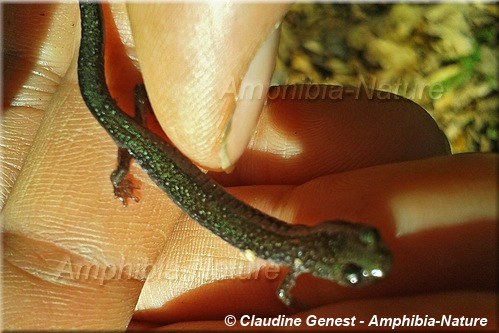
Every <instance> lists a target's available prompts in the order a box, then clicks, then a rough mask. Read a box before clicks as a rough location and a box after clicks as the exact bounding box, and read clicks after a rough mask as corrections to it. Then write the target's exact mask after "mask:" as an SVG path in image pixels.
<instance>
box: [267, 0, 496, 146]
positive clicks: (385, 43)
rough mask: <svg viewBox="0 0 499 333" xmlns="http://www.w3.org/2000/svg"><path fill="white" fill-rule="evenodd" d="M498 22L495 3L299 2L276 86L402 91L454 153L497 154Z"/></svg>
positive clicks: (285, 36)
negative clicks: (441, 133) (433, 92)
mask: <svg viewBox="0 0 499 333" xmlns="http://www.w3.org/2000/svg"><path fill="white" fill-rule="evenodd" d="M498 18H499V12H498V6H497V4H495V3H488V4H487V3H440V4H436V3H431V4H402V3H391V4H374V3H350V4H348V3H317V4H311V3H309V4H295V5H293V7H292V9H291V11H290V12H289V13H288V14H287V15H286V17H285V19H284V22H283V24H282V33H281V42H280V46H279V54H278V61H277V65H276V71H275V73H274V77H273V81H272V83H273V84H292V83H303V82H313V83H328V84H339V85H353V86H361V85H362V84H364V86H368V87H372V88H377V89H381V90H385V91H390V92H393V93H397V94H399V95H402V96H404V97H407V98H409V99H411V100H413V101H415V102H417V103H418V104H420V105H421V106H422V107H424V108H425V109H426V110H427V111H428V112H429V113H430V114H431V115H432V116H433V118H434V119H435V120H436V121H437V123H438V124H439V126H440V127H441V129H442V130H443V131H444V132H445V134H446V135H447V137H448V139H449V141H450V143H451V147H452V151H453V153H459V152H471V151H493V152H498V144H497V124H498V116H497V115H498V106H499V94H498V86H497V76H498V75H497V58H498V57H497V56H498V48H497V29H498V22H499V21H498ZM434 87H437V88H438V89H440V91H441V92H442V93H439V94H436V95H435V96H436V97H435V96H431V94H430V93H429V91H430V90H431V89H433V88H434ZM437 91H438V90H437Z"/></svg>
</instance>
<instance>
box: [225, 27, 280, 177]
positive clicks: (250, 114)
mask: <svg viewBox="0 0 499 333" xmlns="http://www.w3.org/2000/svg"><path fill="white" fill-rule="evenodd" d="M279 30H280V25H279V24H277V25H276V26H275V27H274V29H273V30H272V32H271V33H270V34H269V36H268V37H267V38H266V39H265V41H264V42H263V43H262V45H261V47H260V48H259V49H258V51H257V53H256V54H255V57H254V58H253V61H252V62H251V63H250V65H249V67H248V71H247V72H246V74H245V76H244V78H243V79H242V81H241V85H240V88H239V91H238V94H237V97H236V104H235V107H234V109H233V111H232V113H231V116H230V117H229V119H228V121H227V126H226V127H225V130H224V134H223V141H222V145H221V149H220V152H219V157H220V162H221V163H220V165H221V167H222V169H223V170H225V171H226V172H230V171H231V170H232V169H233V168H234V166H233V165H234V163H235V161H237V160H238V159H239V157H240V156H241V155H242V154H243V152H244V150H245V149H246V146H247V145H248V142H249V140H250V139H251V136H252V135H253V132H254V130H255V127H256V123H257V122H258V118H259V116H260V113H261V112H262V109H263V106H264V104H265V101H266V100H267V91H268V89H269V85H270V79H271V78H272V73H273V72H274V67H275V57H276V53H277V46H278V44H279Z"/></svg>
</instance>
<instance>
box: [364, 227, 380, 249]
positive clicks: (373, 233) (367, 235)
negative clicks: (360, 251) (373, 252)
mask: <svg viewBox="0 0 499 333" xmlns="http://www.w3.org/2000/svg"><path fill="white" fill-rule="evenodd" d="M359 239H360V241H361V242H362V243H363V244H364V245H366V246H369V247H372V246H374V245H376V244H378V243H379V241H380V239H381V237H380V236H379V232H378V230H376V229H374V228H367V229H365V230H364V231H362V232H361V233H360V235H359Z"/></svg>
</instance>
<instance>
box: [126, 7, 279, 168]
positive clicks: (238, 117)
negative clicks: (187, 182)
mask: <svg viewBox="0 0 499 333" xmlns="http://www.w3.org/2000/svg"><path fill="white" fill-rule="evenodd" d="M288 6H289V5H286V4H247V3H223V4H222V3H215V4H211V3H203V4H200V3H192V4H178V3H150V4H130V5H129V7H128V13H129V18H130V24H131V27H132V31H133V35H134V41H135V45H136V50H137V55H138V58H139V61H140V65H141V70H142V74H143V77H144V81H145V83H146V86H147V90H148V94H149V97H150V100H151V104H152V106H153V108H154V110H155V114H156V116H157V118H158V120H159V122H160V124H161V127H162V128H163V130H164V131H165V132H166V133H167V135H168V136H169V137H170V139H171V140H172V141H173V142H174V143H175V144H176V145H177V147H178V148H179V149H180V150H181V151H182V152H183V153H184V154H186V155H188V156H189V157H191V158H192V159H193V160H195V161H196V162H197V163H198V164H200V165H202V166H203V167H205V168H207V169H225V170H227V169H230V168H231V166H232V165H233V164H234V163H235V161H236V160H237V159H238V158H239V156H240V155H241V154H242V152H243V151H244V149H245V148H246V145H247V143H248V141H249V139H250V137H251V135H252V133H253V131H254V128H255V126H256V122H257V120H258V116H259V114H260V111H261V109H262V107H263V103H264V101H265V99H266V91H267V87H268V85H269V82H270V78H271V75H272V72H273V69H274V61H275V52H276V49H277V48H276V47H277V42H278V29H276V27H277V25H276V24H277V23H278V22H279V21H280V19H281V18H282V16H283V15H284V13H285V12H286V10H287V8H288Z"/></svg>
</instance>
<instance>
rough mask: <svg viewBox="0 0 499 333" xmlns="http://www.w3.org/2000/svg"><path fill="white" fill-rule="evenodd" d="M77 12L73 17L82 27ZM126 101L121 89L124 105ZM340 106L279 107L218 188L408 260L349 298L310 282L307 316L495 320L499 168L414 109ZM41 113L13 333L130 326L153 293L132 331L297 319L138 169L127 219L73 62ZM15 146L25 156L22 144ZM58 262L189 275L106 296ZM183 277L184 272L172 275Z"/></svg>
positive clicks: (17, 213) (23, 221) (17, 189)
mask: <svg viewBox="0 0 499 333" xmlns="http://www.w3.org/2000/svg"><path fill="white" fill-rule="evenodd" d="M65 6H67V5H65ZM58 7H62V5H60V6H58ZM77 14H78V13H77V11H74V8H73V9H67V11H64V15H67V16H68V17H67V20H68V21H69V22H71V19H70V18H69V17H73V16H71V15H77ZM58 15H62V14H61V13H59V14H58ZM73 19H74V17H73ZM74 20H75V21H76V19H74ZM108 41H109V40H108ZM109 42H112V41H109ZM54 61H55V60H54ZM141 62H142V60H141ZM113 64H114V65H116V64H117V62H116V61H114V62H113ZM129 72H131V74H130V73H128V75H132V76H135V75H136V73H133V71H131V70H130V71H129ZM125 74H126V73H123V75H125ZM16 78H17V76H16ZM116 81H119V80H116ZM131 81H133V80H124V82H126V83H127V84H129V85H130V84H132V83H133V82H131ZM11 82H25V81H21V80H20V79H19V80H12V81H11V80H10V78H9V83H11ZM12 91H15V89H12ZM119 91H120V89H119V86H117V85H116V87H115V89H114V92H118V95H117V96H118V98H120V99H121V100H123V99H122V97H121V96H122V95H121V94H119ZM128 94H130V93H128ZM15 96H16V97H18V96H19V95H18V94H17V95H15ZM30 96H35V97H36V96H37V95H36V92H33V95H30ZM194 97H195V96H193V98H194ZM14 100H19V99H14ZM337 102H338V103H331V101H325V100H322V101H315V102H311V101H301V102H297V101H296V100H291V101H289V100H281V99H275V100H273V101H272V102H271V103H270V105H269V106H268V107H267V108H266V109H265V110H264V111H263V115H262V117H263V118H262V119H261V121H260V123H259V126H258V128H257V130H256V132H255V133H256V134H255V136H254V139H253V141H252V143H251V145H250V147H249V148H248V150H247V151H246V152H245V155H244V156H243V157H242V159H241V160H240V163H238V167H237V168H236V170H235V172H234V173H233V174H232V175H228V176H226V177H225V176H220V175H219V176H217V178H218V179H219V180H220V181H221V182H223V183H224V184H225V185H227V186H237V185H253V184H256V186H250V187H237V188H234V189H231V191H233V193H234V194H236V195H237V196H239V197H241V198H242V199H244V200H246V201H247V202H249V203H250V204H253V205H255V206H257V207H260V208H261V209H262V210H265V211H267V212H270V213H272V214H273V215H276V216H278V217H280V218H282V219H284V220H286V221H289V222H300V223H309V224H313V223H318V222H320V221H321V220H323V219H326V218H331V217H334V218H336V217H340V218H347V219H350V220H355V221H362V222H365V223H369V224H372V225H375V226H377V227H378V228H380V230H381V232H382V234H383V236H384V237H385V238H387V240H388V242H389V244H390V247H391V248H392V250H393V252H394V256H395V263H394V266H393V270H392V273H391V274H390V276H389V277H388V278H387V279H386V280H385V281H384V282H382V283H380V284H378V285H374V286H372V287H369V288H366V289H345V288H340V287H337V286H336V285H335V284H334V283H329V282H326V281H320V280H315V279H313V278H311V277H308V276H304V277H301V278H300V279H299V281H298V286H297V287H296V289H295V290H294V292H295V295H296V296H297V297H298V298H299V299H300V301H301V303H302V304H303V305H304V306H317V307H318V308H314V309H312V310H309V312H308V313H313V314H316V315H317V316H321V315H322V316H329V317H330V316H332V314H334V316H335V317H339V316H348V315H352V314H353V315H356V316H357V317H360V316H362V315H365V316H368V315H372V314H373V313H374V312H376V313H378V314H380V315H383V314H385V316H392V317H393V316H397V314H399V315H400V316H401V315H403V314H409V313H429V311H432V312H431V313H444V314H454V313H456V314H461V315H467V316H482V317H488V318H490V321H492V320H493V319H494V317H493V310H494V304H495V297H496V294H495V293H494V292H493V288H494V286H495V283H496V281H495V280H494V279H495V276H496V269H497V266H496V260H497V259H496V257H495V252H494V246H495V244H494V237H493V235H494V233H493V231H494V230H495V228H496V222H495V219H496V215H497V213H496V211H495V201H494V199H495V195H496V192H495V186H494V185H495V183H496V175H495V165H496V163H497V158H496V156H495V155H484V154H473V155H460V156H444V155H445V153H446V143H445V141H443V140H442V136H441V133H440V132H439V131H438V130H437V128H436V127H435V125H434V124H433V123H432V121H431V120H430V119H429V117H428V116H427V115H426V114H425V113H423V112H422V110H421V109H420V108H418V107H417V106H416V105H414V104H412V103H408V102H406V101H403V100H398V101H396V100H390V102H387V101H386V100H385V101H371V102H372V104H371V103H369V106H372V108H368V109H367V108H365V107H359V106H360V105H363V106H365V105H366V104H362V101H359V100H355V99H353V100H352V99H348V98H345V99H342V100H341V101H337ZM364 102H367V101H364ZM124 104H126V103H124ZM332 105H334V108H333V110H328V108H331V106H332ZM44 110H45V118H44V119H43V122H42V125H41V126H40V128H39V130H38V133H37V137H36V140H35V141H34V142H33V144H32V146H31V150H30V154H29V156H28V157H27V159H26V162H25V164H24V165H23V166H22V172H21V173H20V174H19V176H18V178H17V180H16V184H15V186H14V188H13V190H12V192H11V193H10V195H9V197H8V200H7V201H6V206H5V210H4V212H3V216H4V221H5V225H4V246H5V252H4V256H5V258H4V259H5V260H6V261H4V273H3V274H4V287H5V289H4V290H5V298H4V305H5V307H4V309H5V312H4V314H5V319H6V320H5V324H6V326H7V327H8V328H14V327H22V328H40V329H43V328H45V329H48V328H54V327H57V328H78V327H79V328H82V329H83V328H86V329H96V328H107V329H120V328H123V327H125V326H126V325H127V324H128V323H129V321H130V318H131V315H132V313H133V312H134V307H135V305H136V304H137V298H138V296H139V294H140V293H141V292H142V295H143V296H142V298H141V300H140V301H139V304H138V306H139V307H140V308H141V309H143V310H141V311H138V312H136V315H135V318H136V319H139V320H148V321H149V322H152V323H154V324H155V325H160V324H164V323H176V324H173V325H171V326H169V327H170V328H172V329H175V328H177V327H179V326H178V325H182V327H184V328H185V327H189V326H188V325H192V326H190V327H200V325H205V326H203V327H204V328H206V329H209V328H215V327H225V325H224V324H223V322H221V321H220V322H216V323H215V322H198V323H192V322H191V323H187V324H186V323H184V321H191V320H200V319H205V320H207V319H223V316H224V315H226V314H230V313H232V314H237V313H240V314H244V313H249V312H252V313H255V312H256V313H259V314H261V315H262V316H268V315H277V314H280V313H283V312H284V311H287V310H286V309H285V308H284V307H283V306H282V305H281V304H280V303H279V302H278V300H277V299H276V296H275V289H276V287H277V284H278V282H279V279H273V280H270V279H262V278H260V279H240V278H239V279H238V278H237V277H238V276H240V275H241V274H242V273H245V272H246V273H247V272H248V271H249V272H252V273H253V272H254V271H253V270H254V268H255V266H254V265H253V264H251V263H248V262H246V261H244V260H242V259H240V253H239V251H238V250H236V249H234V248H232V247H230V246H228V245H227V244H225V243H224V242H222V241H220V240H219V239H218V238H216V237H215V236H213V235H211V234H209V233H208V232H206V231H204V230H203V229H201V228H200V227H198V226H196V225H195V224H194V223H193V222H192V221H190V220H189V219H188V218H186V217H185V216H183V215H182V214H181V213H180V211H179V209H178V208H177V207H175V206H174V205H173V204H171V203H170V202H169V200H168V199H167V198H166V197H165V196H164V194H163V193H162V192H161V191H160V190H158V189H157V188H156V187H155V186H154V185H153V184H152V183H151V182H150V180H149V179H148V178H147V176H146V175H145V174H144V173H143V172H142V171H141V170H138V169H137V168H135V170H133V172H134V174H135V175H136V176H137V178H139V179H140V180H141V182H142V184H143V186H142V201H141V203H139V204H134V205H130V206H129V207H128V208H126V209H123V208H122V207H121V205H120V204H119V202H118V201H116V200H114V199H113V198H112V197H111V193H112V188H111V185H110V184H109V179H108V177H109V173H110V171H111V170H112V168H113V167H114V163H115V162H114V158H115V151H116V148H115V147H114V144H113V143H112V141H111V139H110V138H109V137H108V136H107V134H105V132H104V131H103V130H102V129H101V128H100V127H99V126H98V124H97V123H96V122H95V120H94V119H93V118H92V117H91V115H90V113H89V112H88V110H87V109H86V107H85V106H84V105H83V102H82V100H81V96H80V95H79V91H78V87H77V84H76V77H75V68H74V63H73V65H72V66H70V68H69V71H68V72H67V74H66V76H65V78H64V80H62V82H61V83H60V84H59V85H58V86H57V90H56V91H55V93H54V94H53V95H52V99H51V101H50V104H49V105H48V106H46V108H45V109H44ZM194 110H195V109H194ZM17 111H19V110H15V109H12V110H7V116H6V119H5V125H6V126H8V127H7V128H13V129H15V128H19V127H16V125H15V122H12V121H11V119H12V118H9V117H13V115H12V113H17ZM21 111H23V110H21ZM9 113H10V114H9ZM31 116H32V115H30V114H28V116H27V117H26V119H25V123H24V124H26V123H29V122H30V121H31V119H32V118H30V117H31ZM23 128H24V127H23ZM19 132H21V133H20V134H24V133H25V132H22V131H19ZM295 132H296V133H295ZM12 133H13V132H12V131H10V132H8V133H5V135H7V136H9V135H12ZM13 139H14V140H13V141H9V143H10V146H12V147H15V146H16V145H19V143H20V142H21V141H22V136H18V137H13ZM6 142H7V140H6ZM325 142H327V143H329V142H331V144H327V145H326V144H325ZM432 156H435V157H433V158H430V157H432ZM437 156H440V157H437ZM290 157H292V158H290ZM426 158H429V159H426ZM402 161H407V162H405V163H396V162H402ZM54 166H56V167H54ZM368 166H372V167H371V168H366V167H368ZM283 170H285V172H283ZM301 183H305V184H304V185H297V184H301ZM106 184H107V185H106ZM269 184H270V185H271V186H268V185H269ZM317 198H321V199H320V200H318V199H317ZM373 199H374V200H373ZM463 199H464V200H463ZM456 202H459V204H456ZM436 211H438V213H439V214H435V212H436ZM177 222H178V223H177ZM464 240H466V241H464ZM68 258H69V261H68ZM123 259H124V260H125V262H123V261H122V260H123ZM61 263H62V264H65V263H71V264H74V265H75V266H76V265H77V264H81V263H83V264H85V265H88V266H89V267H90V266H91V265H96V266H94V267H100V268H105V267H119V266H120V265H121V266H123V265H124V264H130V265H132V267H138V266H139V265H144V266H145V267H153V268H152V269H153V272H152V273H151V274H153V273H156V274H157V273H158V272H159V273H162V272H163V273H164V272H166V273H178V274H177V275H173V276H172V275H164V274H160V275H159V276H158V275H157V276H156V277H159V278H161V279H159V278H154V279H153V278H151V277H152V275H150V276H149V279H148V281H147V284H146V287H145V288H143V281H141V280H140V279H139V278H140V276H133V275H130V276H124V275H117V276H110V279H109V280H106V281H105V282H104V283H103V284H101V282H102V280H101V279H100V278H102V277H103V275H102V274H100V275H98V278H97V279H95V280H92V279H85V277H81V278H80V279H78V278H75V277H68V276H67V275H66V278H62V279H61V270H60V269H61V268H63V269H66V268H67V266H61ZM149 264H150V265H151V266H148V265H149ZM227 264H229V265H227ZM153 265H154V266H153ZM172 265H173V267H174V269H173V270H172V269H171V268H170V267H172ZM57 268H59V271H58V270H57ZM177 268H178V269H182V271H177V272H172V271H175V269H177ZM262 270H263V271H264V270H265V268H262V269H261V271H262ZM65 272H66V273H67V271H65ZM193 272H196V274H193ZM281 277H282V275H281ZM234 278H235V279H234ZM208 282H209V283H208ZM456 290H461V291H456ZM463 290H464V291H463ZM439 292H440V293H439ZM387 296H390V298H389V299H388V298H385V297H387ZM25 304H29V305H30V311H29V313H28V312H26V311H25ZM153 304H154V306H153ZM207 305H208V306H207ZM33 310H35V311H33ZM425 311H426V312H425ZM485 311H490V312H485ZM75 313H77V314H78V316H77V317H76V315H75ZM308 313H307V312H305V313H302V314H298V315H301V316H304V315H306V314H308ZM75 318H78V320H75Z"/></svg>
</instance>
